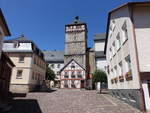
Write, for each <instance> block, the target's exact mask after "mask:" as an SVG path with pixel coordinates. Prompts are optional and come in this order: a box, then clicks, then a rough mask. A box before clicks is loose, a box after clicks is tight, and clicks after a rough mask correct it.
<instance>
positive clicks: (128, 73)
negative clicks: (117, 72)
mask: <svg viewBox="0 0 150 113" xmlns="http://www.w3.org/2000/svg"><path fill="white" fill-rule="evenodd" d="M125 78H126V81H129V80H132V79H133V77H132V72H131V70H130V71H128V72H127V73H126V74H125Z"/></svg>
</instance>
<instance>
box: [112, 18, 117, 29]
mask: <svg viewBox="0 0 150 113" xmlns="http://www.w3.org/2000/svg"><path fill="white" fill-rule="evenodd" d="M115 27H116V26H115V20H112V30H113V31H114V29H115Z"/></svg>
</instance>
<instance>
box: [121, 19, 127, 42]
mask: <svg viewBox="0 0 150 113" xmlns="http://www.w3.org/2000/svg"><path fill="white" fill-rule="evenodd" d="M127 39H128V31H127V24H126V21H125V22H124V24H123V26H122V42H123V43H124V42H125V41H126V40H127Z"/></svg>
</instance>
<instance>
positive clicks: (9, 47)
mask: <svg viewBox="0 0 150 113" xmlns="http://www.w3.org/2000/svg"><path fill="white" fill-rule="evenodd" d="M19 44H20V46H19V47H17V48H14V43H4V45H3V50H4V51H32V44H31V43H19Z"/></svg>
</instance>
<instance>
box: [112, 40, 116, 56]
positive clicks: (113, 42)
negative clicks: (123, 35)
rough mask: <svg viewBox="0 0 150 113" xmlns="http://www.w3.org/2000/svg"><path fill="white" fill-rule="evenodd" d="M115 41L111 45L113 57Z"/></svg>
mask: <svg viewBox="0 0 150 113" xmlns="http://www.w3.org/2000/svg"><path fill="white" fill-rule="evenodd" d="M115 45H116V44H115V41H114V42H113V43H112V54H113V56H114V55H115Z"/></svg>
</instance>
